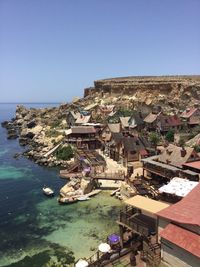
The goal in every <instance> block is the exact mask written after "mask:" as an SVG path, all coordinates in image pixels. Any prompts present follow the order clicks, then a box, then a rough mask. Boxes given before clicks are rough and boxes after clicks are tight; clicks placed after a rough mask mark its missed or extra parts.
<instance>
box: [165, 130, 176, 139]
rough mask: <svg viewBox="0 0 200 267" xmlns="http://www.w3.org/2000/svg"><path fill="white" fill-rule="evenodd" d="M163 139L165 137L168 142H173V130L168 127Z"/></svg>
mask: <svg viewBox="0 0 200 267" xmlns="http://www.w3.org/2000/svg"><path fill="white" fill-rule="evenodd" d="M165 139H166V140H167V141H168V142H174V131H173V130H171V129H170V130H169V131H168V132H167V133H166V136H165Z"/></svg>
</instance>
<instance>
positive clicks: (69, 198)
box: [58, 197, 78, 204]
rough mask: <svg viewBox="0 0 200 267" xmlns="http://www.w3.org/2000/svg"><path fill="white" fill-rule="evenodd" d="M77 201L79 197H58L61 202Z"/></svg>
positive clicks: (70, 202)
mask: <svg viewBox="0 0 200 267" xmlns="http://www.w3.org/2000/svg"><path fill="white" fill-rule="evenodd" d="M77 201H78V199H77V198H75V197H59V198H58V202H59V203H60V204H72V203H75V202H77Z"/></svg>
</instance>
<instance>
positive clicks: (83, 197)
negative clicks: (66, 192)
mask: <svg viewBox="0 0 200 267" xmlns="http://www.w3.org/2000/svg"><path fill="white" fill-rule="evenodd" d="M77 199H78V200H79V201H85V200H89V199H90V198H89V197H88V196H80V197H77Z"/></svg>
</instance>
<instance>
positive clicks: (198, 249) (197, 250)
mask: <svg viewBox="0 0 200 267" xmlns="http://www.w3.org/2000/svg"><path fill="white" fill-rule="evenodd" d="M160 236H161V237H162V238H164V239H166V240H168V241H170V242H171V243H173V244H175V245H177V246H178V247H180V248H182V249H184V250H186V251H188V252H190V253H191V254H193V255H195V256H197V257H199V258H200V236H199V235H197V234H195V233H193V232H190V231H188V230H186V229H184V228H182V227H179V226H177V225H174V224H171V223H170V224H168V225H167V227H166V228H165V229H164V230H163V231H162V232H160Z"/></svg>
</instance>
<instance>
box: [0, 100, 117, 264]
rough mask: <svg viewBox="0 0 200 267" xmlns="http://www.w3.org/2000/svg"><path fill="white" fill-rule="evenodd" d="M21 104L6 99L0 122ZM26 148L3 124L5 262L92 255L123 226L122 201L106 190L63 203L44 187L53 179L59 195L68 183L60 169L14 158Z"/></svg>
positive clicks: (1, 243) (1, 242)
mask: <svg viewBox="0 0 200 267" xmlns="http://www.w3.org/2000/svg"><path fill="white" fill-rule="evenodd" d="M55 105H56V104H55ZM55 105H54V106H55ZM26 106H29V107H30V106H31V107H38V108H39V107H44V106H53V104H27V105H26ZM15 108H16V104H0V122H2V121H4V120H9V119H11V118H12V117H14V115H15ZM21 151H23V148H22V147H20V146H19V144H18V140H7V138H6V130H5V129H3V128H1V127H0V266H10V267H11V266H13V267H20V266H23V267H32V266H36V267H40V266H62V265H63V264H67V266H71V262H72V260H73V257H75V259H78V258H80V257H84V256H90V255H92V254H93V252H92V250H94V249H96V248H97V246H98V245H99V243H101V241H104V239H105V238H106V236H107V235H108V234H109V233H112V232H116V231H118V228H117V225H116V223H115V220H116V218H117V215H118V212H119V209H120V206H121V203H120V202H119V201H118V200H116V199H114V198H111V197H110V196H109V192H103V193H101V194H99V195H98V196H96V197H94V198H92V199H91V200H89V201H85V202H84V201H83V202H78V203H75V204H72V205H66V206H60V205H58V203H57V200H56V198H57V197H54V198H52V199H49V198H46V197H45V196H44V195H43V194H42V192H41V189H42V187H43V185H44V184H46V185H49V186H50V187H52V188H53V189H54V190H55V192H56V195H58V193H59V189H60V188H61V187H62V186H63V185H64V184H65V181H64V180H61V179H60V178H59V176H58V172H59V170H58V169H55V168H54V169H52V168H46V167H41V166H37V165H36V164H34V163H33V162H32V161H30V160H27V159H25V158H23V157H20V158H19V159H14V158H13V155H14V154H15V153H17V152H21Z"/></svg>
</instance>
